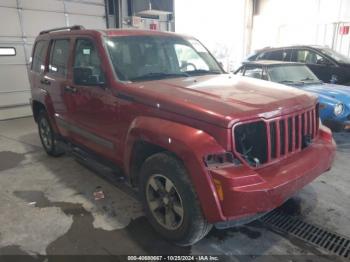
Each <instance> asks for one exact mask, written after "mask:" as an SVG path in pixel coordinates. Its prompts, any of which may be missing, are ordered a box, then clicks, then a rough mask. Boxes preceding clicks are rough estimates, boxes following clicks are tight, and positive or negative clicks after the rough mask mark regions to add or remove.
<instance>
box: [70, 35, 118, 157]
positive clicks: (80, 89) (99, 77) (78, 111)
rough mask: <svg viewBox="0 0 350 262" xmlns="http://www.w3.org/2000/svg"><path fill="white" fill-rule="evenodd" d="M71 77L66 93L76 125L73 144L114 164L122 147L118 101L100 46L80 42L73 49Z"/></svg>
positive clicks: (86, 41)
mask: <svg viewBox="0 0 350 262" xmlns="http://www.w3.org/2000/svg"><path fill="white" fill-rule="evenodd" d="M73 50H74V51H73V61H72V66H71V72H72V73H71V77H70V79H69V81H68V85H67V86H66V87H65V92H66V93H67V95H69V96H70V104H71V106H70V112H69V114H70V115H71V117H72V118H73V119H74V123H75V125H74V126H72V127H71V128H70V129H71V131H72V132H73V140H74V141H76V142H77V143H78V144H80V145H83V146H84V147H87V148H88V149H91V150H93V151H94V152H96V153H98V154H99V155H102V156H104V157H106V158H109V159H111V160H114V159H115V158H116V154H115V151H116V149H117V147H118V145H119V140H118V136H117V131H118V122H119V114H118V110H119V107H118V101H117V98H116V97H115V96H114V95H113V93H112V90H111V89H110V87H109V86H108V83H107V81H106V76H105V73H104V72H105V70H104V68H103V65H102V64H101V59H100V57H101V56H100V54H99V52H98V50H97V47H96V43H95V42H94V40H93V39H90V38H86V37H84V38H77V39H76V40H75V44H74V49H73Z"/></svg>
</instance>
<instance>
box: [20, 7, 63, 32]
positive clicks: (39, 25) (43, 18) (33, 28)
mask: <svg viewBox="0 0 350 262" xmlns="http://www.w3.org/2000/svg"><path fill="white" fill-rule="evenodd" d="M22 17H23V30H24V34H25V36H32V37H35V36H37V35H38V34H39V32H40V31H42V30H45V29H50V28H54V27H62V26H65V24H66V18H65V15H64V14H63V13H53V12H44V11H32V10H23V11H22Z"/></svg>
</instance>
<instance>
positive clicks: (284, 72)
mask: <svg viewBox="0 0 350 262" xmlns="http://www.w3.org/2000/svg"><path fill="white" fill-rule="evenodd" d="M235 73H236V74H239V75H242V76H248V77H253V78H257V79H262V80H267V81H271V82H275V83H280V84H284V85H288V86H293V87H296V88H298V89H301V90H304V91H307V92H310V93H312V94H314V95H316V96H318V99H319V107H320V118H321V120H322V123H323V124H324V125H326V126H328V127H330V128H331V129H332V130H333V131H342V130H348V129H350V87H348V86H341V85H334V84H327V83H324V82H322V81H320V80H319V79H318V78H317V77H316V76H315V74H314V73H312V72H311V70H310V69H309V68H308V67H307V66H306V65H304V64H300V63H293V62H278V61H264V60H261V61H255V62H244V63H243V65H242V66H241V67H240V68H239V69H238V70H237V71H236V72H235ZM286 88H287V87H286Z"/></svg>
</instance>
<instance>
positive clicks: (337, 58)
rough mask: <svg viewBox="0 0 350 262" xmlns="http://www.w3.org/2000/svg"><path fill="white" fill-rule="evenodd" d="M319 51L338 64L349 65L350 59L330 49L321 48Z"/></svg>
mask: <svg viewBox="0 0 350 262" xmlns="http://www.w3.org/2000/svg"><path fill="white" fill-rule="evenodd" d="M320 51H321V52H322V53H323V54H325V55H328V56H330V57H331V58H333V59H334V60H335V61H337V62H338V63H349V64H350V58H348V57H346V56H345V55H342V54H340V53H338V52H336V51H334V50H332V49H330V48H321V49H320Z"/></svg>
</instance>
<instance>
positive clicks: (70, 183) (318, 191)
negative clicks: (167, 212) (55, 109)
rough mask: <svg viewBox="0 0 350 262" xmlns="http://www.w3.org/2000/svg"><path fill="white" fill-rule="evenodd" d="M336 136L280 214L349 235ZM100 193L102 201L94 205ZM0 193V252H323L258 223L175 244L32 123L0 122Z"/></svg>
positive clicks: (345, 176)
mask: <svg viewBox="0 0 350 262" xmlns="http://www.w3.org/2000/svg"><path fill="white" fill-rule="evenodd" d="M335 138H336V140H337V143H338V153H337V157H336V162H335V165H334V167H333V169H332V170H331V171H330V172H328V173H326V174H324V175H322V176H321V177H319V178H318V179H317V180H315V181H314V182H313V183H311V184H310V185H308V186H307V187H305V188H304V189H303V190H302V191H300V192H299V193H298V194H297V195H296V196H295V197H293V198H292V199H291V200H289V201H288V202H287V203H286V205H285V206H284V207H283V208H284V210H285V211H287V212H288V213H289V214H291V215H295V216H298V217H301V218H302V219H303V220H304V221H307V222H310V223H313V224H316V225H321V226H323V227H324V228H326V229H328V230H330V231H333V232H337V233H340V234H342V235H345V236H348V237H349V236H350V226H349V225H350V201H349V199H350V191H349V188H350V163H349V159H350V133H346V134H336V136H335ZM98 187H101V188H102V190H103V192H104V194H105V198H104V199H101V200H97V201H96V200H95V199H94V196H93V192H94V191H96V188H98ZM0 188H1V190H0V214H1V215H0V254H31V255H37V254H48V255H50V254H115V255H118V254H159V253H162V254H172V255H174V254H211V255H215V254H217V255H223V254H225V255H256V256H259V255H271V254H273V255H310V254H311V255H312V254H313V255H321V254H327V252H326V251H324V250H322V249H319V248H316V247H313V246H310V245H309V244H306V243H304V242H303V241H300V240H297V239H295V238H293V237H291V236H288V235H283V234H279V233H278V232H275V231H272V230H270V229H268V228H266V227H264V226H262V225H259V223H252V224H249V225H247V226H243V227H240V228H233V229H228V230H223V231H218V230H215V229H214V230H212V231H211V232H210V234H209V235H208V236H207V237H206V238H205V239H203V240H202V241H200V242H199V243H197V244H196V245H193V246H191V247H184V248H182V247H177V246H173V245H171V244H169V243H167V242H165V241H163V240H162V239H161V238H160V237H159V236H158V235H157V234H156V233H155V232H154V231H153V230H152V229H151V227H150V225H149V224H148V222H147V220H146V219H145V217H144V216H143V211H142V208H141V205H140V203H139V202H138V201H137V199H136V198H135V195H134V194H133V193H132V192H131V191H130V190H129V189H128V188H127V187H126V186H125V185H124V184H123V183H122V182H121V181H118V180H112V182H111V181H108V179H107V180H106V178H105V177H103V176H101V174H99V173H97V172H92V171H91V170H90V169H87V168H86V167H85V166H83V165H81V164H79V163H78V162H77V161H76V160H74V158H73V157H70V156H64V157H61V158H51V157H48V156H47V155H46V154H45V153H44V151H43V149H42V148H41V145H40V141H39V138H38V135H37V129H36V125H35V123H34V121H33V119H32V118H22V119H17V120H9V121H0ZM276 260H278V259H276Z"/></svg>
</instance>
